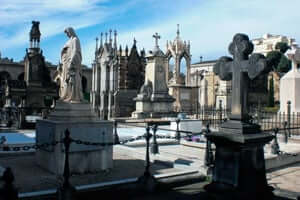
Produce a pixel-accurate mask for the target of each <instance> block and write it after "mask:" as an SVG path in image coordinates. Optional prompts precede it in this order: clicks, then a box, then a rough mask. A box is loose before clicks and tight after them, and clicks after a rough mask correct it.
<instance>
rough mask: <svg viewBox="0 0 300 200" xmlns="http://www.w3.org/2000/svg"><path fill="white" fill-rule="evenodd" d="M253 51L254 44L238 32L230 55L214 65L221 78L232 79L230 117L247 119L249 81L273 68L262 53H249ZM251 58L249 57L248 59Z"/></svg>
mask: <svg viewBox="0 0 300 200" xmlns="http://www.w3.org/2000/svg"><path fill="white" fill-rule="evenodd" d="M252 51H253V44H252V43H251V41H249V38H248V36H247V35H245V34H241V33H238V34H236V35H235V36H234V37H233V41H232V42H231V44H230V45H229V53H230V54H231V55H233V59H232V58H230V57H226V56H224V57H221V58H220V59H219V61H218V62H217V63H216V64H215V66H214V73H215V74H217V75H219V77H220V79H221V80H231V79H232V101H231V108H232V113H231V117H230V119H234V120H241V121H243V120H247V119H248V114H247V95H248V81H249V78H250V79H251V80H252V79H254V78H255V77H257V76H258V75H260V74H263V73H267V72H269V71H270V70H271V68H269V67H268V66H267V62H266V59H264V56H263V55H262V54H252V55H251V56H250V58H249V54H251V53H252ZM248 58H249V59H248Z"/></svg>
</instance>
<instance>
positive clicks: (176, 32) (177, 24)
mask: <svg viewBox="0 0 300 200" xmlns="http://www.w3.org/2000/svg"><path fill="white" fill-rule="evenodd" d="M176 33H177V37H178V38H179V34H180V32H179V24H177V32H176Z"/></svg>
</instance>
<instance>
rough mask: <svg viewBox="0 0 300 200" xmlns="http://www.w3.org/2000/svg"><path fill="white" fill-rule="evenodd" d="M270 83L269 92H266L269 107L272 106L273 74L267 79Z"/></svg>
mask: <svg viewBox="0 0 300 200" xmlns="http://www.w3.org/2000/svg"><path fill="white" fill-rule="evenodd" d="M269 83H270V85H269V93H268V106H269V107H274V101H275V100H274V80H273V76H272V78H271V79H270V81H269Z"/></svg>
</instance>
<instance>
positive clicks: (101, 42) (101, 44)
mask: <svg viewBox="0 0 300 200" xmlns="http://www.w3.org/2000/svg"><path fill="white" fill-rule="evenodd" d="M102 37H103V33H102V32H101V34H100V48H102V47H103V41H102Z"/></svg>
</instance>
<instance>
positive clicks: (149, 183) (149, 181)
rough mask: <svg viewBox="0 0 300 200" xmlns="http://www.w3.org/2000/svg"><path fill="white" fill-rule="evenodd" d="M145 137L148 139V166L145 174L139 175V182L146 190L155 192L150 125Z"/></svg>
mask: <svg viewBox="0 0 300 200" xmlns="http://www.w3.org/2000/svg"><path fill="white" fill-rule="evenodd" d="M144 137H145V139H146V167H145V172H144V175H143V176H141V177H139V179H138V182H139V184H140V187H141V189H142V190H145V191H146V192H153V191H154V189H155V187H156V180H155V178H154V176H152V175H151V173H150V156H149V141H150V138H151V137H152V134H151V133H150V127H149V125H148V126H147V128H146V133H145V135H144Z"/></svg>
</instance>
